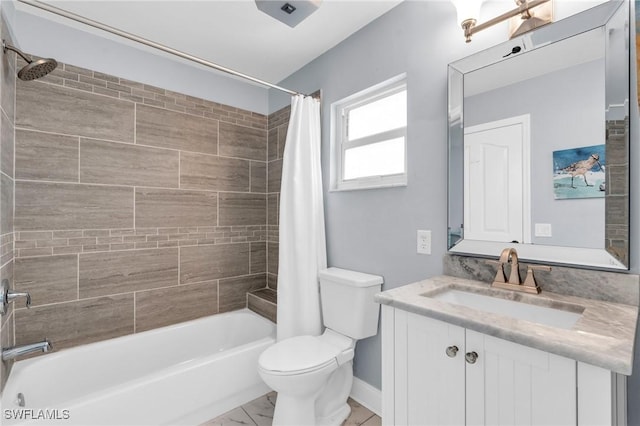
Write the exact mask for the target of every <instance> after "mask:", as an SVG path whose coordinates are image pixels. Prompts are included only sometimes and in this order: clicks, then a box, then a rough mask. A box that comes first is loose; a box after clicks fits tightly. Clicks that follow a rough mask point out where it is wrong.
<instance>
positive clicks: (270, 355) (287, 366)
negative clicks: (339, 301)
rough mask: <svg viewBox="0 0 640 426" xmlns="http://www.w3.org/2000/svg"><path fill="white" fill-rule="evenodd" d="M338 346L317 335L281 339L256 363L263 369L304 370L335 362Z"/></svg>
mask: <svg viewBox="0 0 640 426" xmlns="http://www.w3.org/2000/svg"><path fill="white" fill-rule="evenodd" d="M339 353H340V348H338V347H336V346H333V345H329V344H327V343H326V342H324V341H323V340H321V339H319V338H318V337H313V336H298V337H292V338H289V339H285V340H282V341H280V342H278V343H276V344H274V345H273V346H271V347H270V348H268V349H267V350H265V351H264V352H263V353H262V354H261V355H260V360H259V361H258V363H259V364H260V366H261V367H262V368H263V369H265V370H270V371H279V372H290V373H293V372H304V371H310V370H316V369H319V368H321V367H324V366H326V365H327V364H330V363H331V362H336V360H335V358H336V356H337V355H338V354H339Z"/></svg>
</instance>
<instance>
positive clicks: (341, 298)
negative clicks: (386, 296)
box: [318, 268, 383, 339]
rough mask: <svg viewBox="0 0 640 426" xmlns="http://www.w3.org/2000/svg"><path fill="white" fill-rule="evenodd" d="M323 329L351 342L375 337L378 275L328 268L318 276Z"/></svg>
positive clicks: (379, 279)
mask: <svg viewBox="0 0 640 426" xmlns="http://www.w3.org/2000/svg"><path fill="white" fill-rule="evenodd" d="M318 278H319V280H320V299H321V303H322V319H323V322H324V325H325V326H326V327H328V328H330V329H332V330H334V331H337V332H338V333H340V334H344V335H345V336H349V337H351V338H353V339H364V338H365V337H370V336H375V335H376V333H377V332H378V315H379V312H380V305H378V304H377V303H376V302H374V301H373V295H374V294H376V293H378V292H380V290H381V288H382V282H383V279H382V277H381V276H378V275H371V274H365V273H362V272H356V271H348V270H346V269H340V268H328V269H323V270H321V271H319V272H318Z"/></svg>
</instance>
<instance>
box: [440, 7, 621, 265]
mask: <svg viewBox="0 0 640 426" xmlns="http://www.w3.org/2000/svg"><path fill="white" fill-rule="evenodd" d="M448 117H449V218H448V220H449V251H450V252H454V253H461V254H462V253H464V254H474V255H481V256H498V255H499V254H500V252H501V250H502V249H503V248H505V247H514V248H516V250H517V251H518V254H519V256H520V257H521V258H523V259H527V260H530V261H539V262H545V263H558V264H574V265H581V266H587V267H593V268H607V269H628V268H629V3H628V1H626V0H625V1H610V2H606V3H603V4H601V5H599V6H596V7H594V8H592V9H588V10H586V11H584V12H581V13H578V14H576V15H573V16H571V17H569V18H566V19H564V20H561V21H558V22H556V23H553V24H549V25H547V26H545V27H542V28H539V29H538V30H536V31H533V32H530V33H527V34H524V35H522V36H520V37H517V38H515V39H512V40H510V41H508V42H505V43H502V44H500V45H497V46H495V47H492V48H490V49H487V50H485V51H482V52H479V53H476V54H474V55H471V56H469V57H466V58H464V59H461V60H459V61H456V62H454V63H451V64H449V111H448Z"/></svg>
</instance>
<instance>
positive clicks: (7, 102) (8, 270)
mask: <svg viewBox="0 0 640 426" xmlns="http://www.w3.org/2000/svg"><path fill="white" fill-rule="evenodd" d="M0 33H1V35H2V39H3V40H6V41H7V42H8V43H9V44H11V43H12V42H11V37H10V36H9V33H8V31H7V25H6V22H5V20H4V16H2V18H0ZM1 61H2V63H1V66H0V278H2V279H8V280H9V284H10V286H13V281H14V280H13V275H14V272H13V271H14V259H13V256H14V251H13V238H14V233H13V226H14V225H13V188H14V167H13V156H14V155H13V151H14V124H15V108H14V106H15V104H14V100H15V93H16V56H15V54H13V53H8V54H2V60H1ZM14 318H15V313H14V310H13V306H12V304H10V306H9V310H8V312H7V313H6V314H5V315H2V317H1V320H0V327H1V328H0V348H7V347H10V346H13V344H14ZM0 364H1V365H0V391H1V390H2V388H4V384H5V383H6V381H7V377H8V376H9V372H10V370H11V366H12V365H13V361H8V362H0Z"/></svg>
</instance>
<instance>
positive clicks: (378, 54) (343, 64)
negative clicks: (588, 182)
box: [269, 1, 640, 424]
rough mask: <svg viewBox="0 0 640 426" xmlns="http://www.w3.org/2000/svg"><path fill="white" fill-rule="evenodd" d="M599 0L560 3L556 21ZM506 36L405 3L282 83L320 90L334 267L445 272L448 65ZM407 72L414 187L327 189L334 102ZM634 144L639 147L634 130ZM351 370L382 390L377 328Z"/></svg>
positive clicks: (412, 277) (280, 102)
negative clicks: (422, 244)
mask: <svg viewBox="0 0 640 426" xmlns="http://www.w3.org/2000/svg"><path fill="white" fill-rule="evenodd" d="M595 4H596V3H595V2H568V1H565V2H563V1H559V2H557V3H556V19H561V18H563V17H566V16H569V15H571V14H573V13H576V12H579V11H580V10H584V9H586V8H588V7H592V6H594V5H595ZM486 6H487V7H484V8H483V16H481V20H482V19H484V17H485V16H484V13H486V14H487V16H486V18H489V17H491V16H495V15H497V14H498V13H497V12H496V11H495V10H492V9H491V7H490V6H491V4H490V3H488V4H487V5H486ZM505 39H506V28H505V27H502V26H497V27H494V28H492V29H489V30H486V31H483V32H482V33H479V34H478V35H476V36H475V37H474V40H473V42H472V43H470V44H468V45H465V44H464V42H463V40H462V35H461V31H460V30H459V29H458V27H457V25H456V24H455V10H454V8H453V6H452V5H451V3H449V2H414V1H405V2H404V3H402V4H400V5H399V6H397V7H396V8H394V9H393V10H391V11H390V12H389V13H387V14H386V15H384V16H382V17H381V18H379V19H378V20H376V21H375V22H373V23H372V24H370V25H368V26H367V27H365V28H363V29H362V30H360V31H359V32H358V33H356V34H354V35H353V36H351V37H350V38H349V39H347V40H345V41H344V42H342V43H341V44H339V45H338V46H336V47H335V48H333V49H332V50H330V51H328V52H327V53H325V54H324V55H322V56H320V57H319V58H317V59H316V60H314V61H313V62H311V63H309V64H308V65H307V66H305V67H304V68H302V69H301V70H299V71H298V72H296V73H294V74H293V75H291V76H290V77H289V78H287V79H285V80H284V81H283V82H281V83H282V84H283V85H285V86H287V85H288V86H292V87H297V88H299V89H300V90H304V91H306V92H312V91H314V90H316V89H318V88H321V89H322V102H323V110H322V131H323V136H322V145H323V147H322V155H323V173H324V179H325V181H324V186H325V191H326V192H325V200H326V206H325V212H326V226H327V250H328V261H329V265H331V266H339V267H344V268H350V269H355V270H360V271H364V272H370V273H375V274H380V275H382V276H384V278H385V287H384V288H385V289H390V288H394V287H398V286H401V285H404V284H408V283H410V282H413V281H416V280H419V279H422V278H425V277H429V276H434V275H437V274H440V273H441V272H442V263H441V262H442V255H443V254H444V253H445V251H446V230H447V191H446V181H447V165H446V164H447V124H446V123H447V116H446V109H447V64H448V63H449V62H452V61H454V60H457V59H459V58H461V57H463V56H466V55H469V54H471V53H475V52H477V51H479V50H482V49H484V48H486V47H489V46H492V45H494V44H496V43H498V42H501V41H504V40H505ZM402 72H406V73H407V80H408V91H409V94H408V104H409V105H408V107H409V112H408V114H409V121H408V129H407V131H408V148H407V157H408V173H409V181H408V186H407V187H401V188H392V189H375V190H365V191H350V192H329V191H328V190H327V189H328V188H329V162H328V159H329V144H330V140H329V134H330V106H331V103H333V102H335V101H338V100H340V99H342V98H343V97H346V96H348V95H351V94H353V93H355V92H358V91H359V90H362V89H365V88H367V87H369V86H371V85H373V84H376V83H379V82H381V81H384V80H386V79H388V78H390V77H393V76H395V75H397V74H400V73H402ZM634 78H635V77H634ZM633 84H635V80H634V81H633ZM632 87H635V86H632ZM288 102H289V98H288V97H287V96H283V95H281V94H279V93H275V92H272V93H271V94H270V103H269V110H270V111H276V110H278V109H279V108H281V107H282V106H284V105H285V104H287V103H288ZM632 104H633V106H634V110H633V114H632V128H633V132H634V133H633V134H634V135H637V134H638V133H637V132H638V120H637V114H638V110H637V106H635V104H634V103H633V102H632ZM632 144H633V145H634V146H637V144H638V142H637V136H636V137H634V140H633V141H632ZM638 151H640V150H637V149H636V150H633V151H632V155H633V158H632V162H633V164H640V153H639V152H638ZM631 170H632V172H631V178H632V182H634V183H636V184H637V182H638V179H639V174H638V170H637V167H631ZM636 192H637V191H636ZM639 212H640V197H635V199H634V200H633V204H632V211H631V226H632V227H633V228H632V229H638V228H637V226H638V222H639ZM417 229H431V230H432V231H433V248H432V255H431V256H425V255H417V254H416V253H415V249H416V230H417ZM639 245H640V233H638V232H635V233H634V234H633V239H632V241H631V249H632V258H631V264H632V272H635V273H638V272H640V250H639ZM635 366H636V371H637V370H638V369H640V355H638V353H637V357H636V365H635ZM355 374H356V376H357V377H359V378H360V379H362V380H364V381H366V382H368V383H370V384H371V385H373V386H375V387H378V388H379V387H380V336H379V335H378V336H376V337H372V338H369V339H366V340H363V341H360V342H358V346H357V349H356V359H355ZM639 398H640V373H636V374H635V376H632V377H631V379H630V380H629V401H637V400H638V399H639ZM629 405H630V410H629V411H630V413H629V424H640V407H637V406H636V405H634V404H629Z"/></svg>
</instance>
